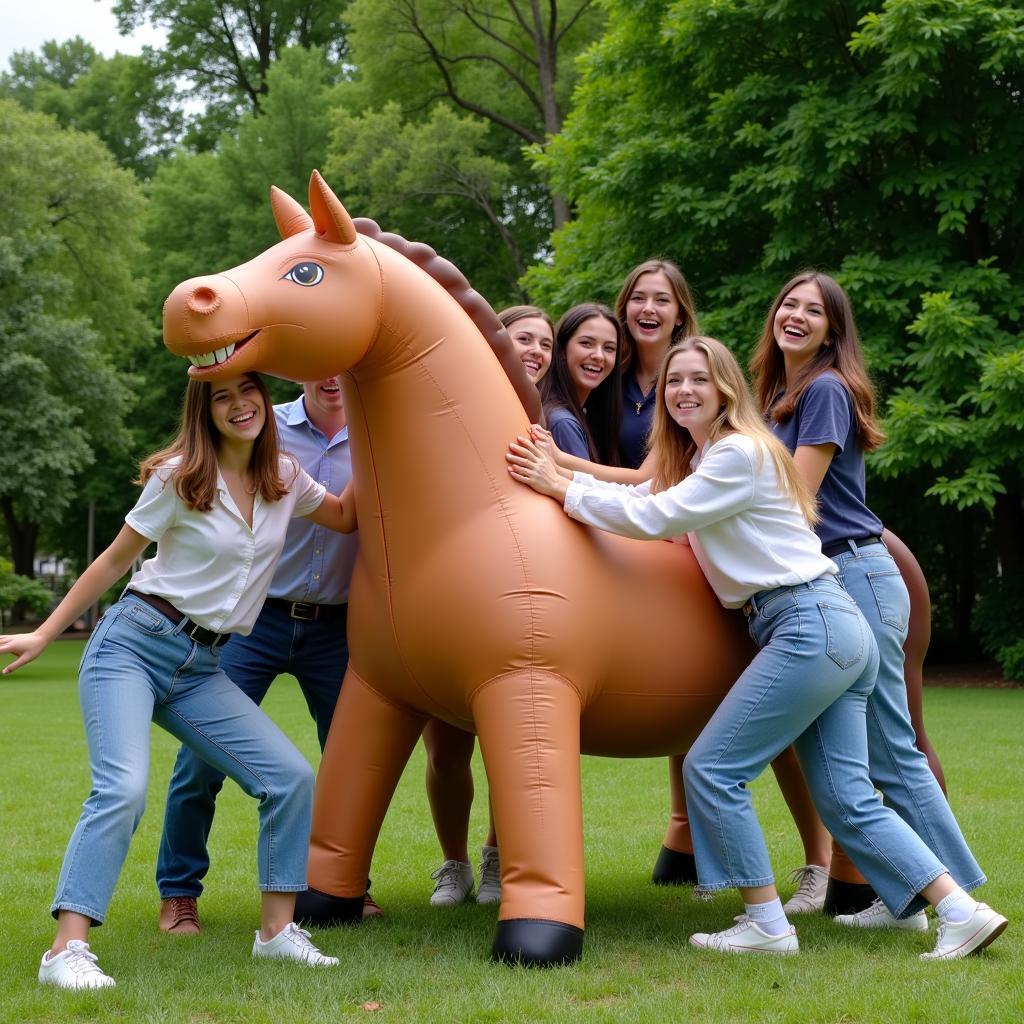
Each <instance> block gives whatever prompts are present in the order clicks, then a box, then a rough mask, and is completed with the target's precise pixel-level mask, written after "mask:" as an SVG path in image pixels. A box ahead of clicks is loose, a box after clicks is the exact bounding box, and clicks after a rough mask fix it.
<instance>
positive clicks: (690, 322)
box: [615, 259, 698, 373]
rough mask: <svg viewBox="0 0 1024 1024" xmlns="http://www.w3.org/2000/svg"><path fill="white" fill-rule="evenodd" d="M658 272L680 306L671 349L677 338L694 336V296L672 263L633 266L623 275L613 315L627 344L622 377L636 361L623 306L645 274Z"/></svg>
mask: <svg viewBox="0 0 1024 1024" xmlns="http://www.w3.org/2000/svg"><path fill="white" fill-rule="evenodd" d="M659 272H660V273H662V274H664V275H665V277H667V278H668V283H669V284H670V285H671V286H672V294H673V295H674V296H675V300H676V302H677V303H678V304H679V319H680V320H682V323H681V324H677V325H676V326H675V327H673V328H672V340H671V342H670V345H674V344H675V343H676V342H677V341H678V340H679V339H680V338H685V337H687V336H688V335H691V334H696V333H697V331H698V327H697V307H696V306H695V305H694V302H693V293H692V292H691V291H690V286H689V284H687V282H686V278H685V277H683V272H682V271H681V270H680V269H679V268H678V267H677V266H676V265H675V264H674V263H673V262H672V261H671V260H663V259H653V260H644V262H643V263H640V264H638V265H637V266H635V267H634V268H633V269H632V270H631V271H630V272H629V274H627V275H626V280H625V281H624V282H623V283H622V287H621V288H620V289H619V294H618V297H617V298H616V300H615V315H616V316H617V317H618V318H619V323H620V324H622V336H623V338H624V339H625V343H626V344H625V351H624V352H623V353H622V372H623V373H625V372H626V371H627V370H628V369H629V367H630V366H631V365H632V363H633V360H634V359H635V358H636V341H635V340H634V339H633V335H632V334H630V333H629V327H628V326H627V325H626V306H627V304H628V303H629V297H630V295H632V294H633V289H634V288H636V283H637V281H639V280H640V278H641V277H643V275H644V274H657V273H659Z"/></svg>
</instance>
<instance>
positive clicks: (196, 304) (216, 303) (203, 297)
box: [186, 285, 220, 313]
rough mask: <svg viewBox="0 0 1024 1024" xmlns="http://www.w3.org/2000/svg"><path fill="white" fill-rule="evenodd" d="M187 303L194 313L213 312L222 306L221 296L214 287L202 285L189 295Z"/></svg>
mask: <svg viewBox="0 0 1024 1024" xmlns="http://www.w3.org/2000/svg"><path fill="white" fill-rule="evenodd" d="M186 305H187V306H188V308H189V309H190V310H192V312H193V313H212V312H214V310H216V309H218V308H219V307H220V296H219V295H218V294H217V293H216V292H215V291H214V290H213V289H212V288H208V287H207V286H206V285H202V286H200V287H199V288H197V289H196V290H195V291H194V292H193V293H192V294H191V295H190V296H189V297H188V302H186Z"/></svg>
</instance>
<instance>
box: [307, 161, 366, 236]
mask: <svg viewBox="0 0 1024 1024" xmlns="http://www.w3.org/2000/svg"><path fill="white" fill-rule="evenodd" d="M309 210H310V213H312V214H313V224H314V226H315V227H316V233H317V234H318V235H319V236H320V237H321V238H324V239H326V240H327V241H328V242H337V243H338V244H339V245H352V244H353V243H354V242H355V240H356V228H355V225H354V224H353V223H352V218H351V217H350V216H349V215H348V211H347V210H346V209H345V207H344V206H342V205H341V200H340V199H338V197H337V196H336V195H335V194H334V193H333V192H332V191H331V186H330V185H328V184H327V182H326V181H324V179H323V178H322V177H320V172H319V171H314V172H313V174H312V175H311V176H310V179H309Z"/></svg>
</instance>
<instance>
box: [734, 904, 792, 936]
mask: <svg viewBox="0 0 1024 1024" xmlns="http://www.w3.org/2000/svg"><path fill="white" fill-rule="evenodd" d="M743 906H744V907H745V908H746V911H747V917H749V918H750V920H751V921H753V922H754V923H755V924H756V925H757V926H758V928H760V929H761V931H763V932H767V933H768V934H769V935H785V934H786V932H788V931H789V921H788V919H787V918H786V912H785V911H784V910H783V909H782V900H780V899H779V898H778V897H777V896H776V897H775V899H773V900H769V901H768V902H767V903H744V904H743Z"/></svg>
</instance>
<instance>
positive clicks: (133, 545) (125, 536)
mask: <svg viewBox="0 0 1024 1024" xmlns="http://www.w3.org/2000/svg"><path fill="white" fill-rule="evenodd" d="M150 543H151V541H150V539H149V538H148V537H143V535H142V534H141V533H138V532H137V531H135V530H133V529H132V528H131V527H130V526H122V527H121V532H120V533H119V534H118V535H117V536H116V537H115V538H114V541H113V543H112V544H111V545H110V547H108V548H107V549H106V551H104V552H103V554H101V555H100V556H99V557H98V558H97V559H96V560H95V561H94V562H93V563H92V565H90V566H89V568H88V569H86V570H85V572H83V573H82V575H81V576H79V577H78V579H77V580H76V581H75V584H74V586H73V587H72V588H71V589H70V590H69V591H68V592H67V595H66V596H65V598H64V600H63V601H61V603H60V604H59V605H57V607H56V608H54V610H53V611H52V612H51V613H50V616H49V618H47V620H46V621H45V622H44V623H43V624H42V625H41V626H39V628H38V629H36V630H35V631H34V632H32V633H20V634H15V635H11V636H0V654H13V655H15V659H14V661H12V662H11V663H10V665H7V666H6V667H5V668H4V669H3V674H4V675H5V676H6V675H9V674H10V673H11V672H14V671H15V670H16V669H19V668H21V666H22V665H27V664H28V663H29V662H30V661H32V660H33V659H34V658H37V657H38V656H39V655H40V654H41V653H42V652H43V651H44V650H45V649H46V647H47V646H48V645H49V644H50V642H51V641H52V640H55V639H56V638H57V637H58V636H60V635H61V633H63V632H64V630H66V629H67V628H68V626H70V625H71V624H72V623H73V622H74V621H75V620H76V619H77V618H79V617H80V616H81V615H82V613H83V612H84V611H85V610H86V609H87V608H89V607H90V606H91V605H94V604H95V603H96V602H97V601H98V600H99V598H100V595H102V594H103V593H104V592H105V591H107V590H109V589H110V588H111V587H112V586H113V585H114V584H115V583H116V582H117V581H118V580H119V579H120V578H121V577H122V576H124V575H125V573H127V572H128V570H129V569H130V568H131V567H132V562H134V561H135V559H136V558H138V557H139V555H141V554H142V552H143V551H145V550H146V547H147V546H148V545H149V544H150Z"/></svg>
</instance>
